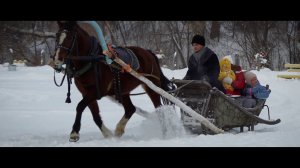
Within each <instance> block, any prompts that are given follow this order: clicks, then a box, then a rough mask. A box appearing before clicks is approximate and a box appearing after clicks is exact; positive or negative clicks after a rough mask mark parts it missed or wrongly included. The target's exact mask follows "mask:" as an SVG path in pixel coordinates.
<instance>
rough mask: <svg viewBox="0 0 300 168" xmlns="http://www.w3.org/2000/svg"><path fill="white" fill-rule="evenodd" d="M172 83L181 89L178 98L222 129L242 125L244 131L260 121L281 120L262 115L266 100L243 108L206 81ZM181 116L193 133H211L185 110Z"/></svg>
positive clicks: (177, 81)
mask: <svg viewBox="0 0 300 168" xmlns="http://www.w3.org/2000/svg"><path fill="white" fill-rule="evenodd" d="M172 82H174V83H175V84H176V85H177V88H178V89H177V91H176V92H174V93H173V95H174V96H175V97H177V98H178V99H180V100H181V101H183V102H184V103H186V105H187V106H189V107H191V108H192V109H194V110H195V111H196V112H197V113H199V114H200V115H202V116H203V117H205V118H207V119H208V120H209V121H210V122H212V123H213V124H214V125H216V126H217V127H219V128H221V129H223V130H229V129H231V128H234V127H240V131H241V132H242V131H243V128H244V127H248V129H249V130H251V131H253V130H254V125H256V124H258V123H262V124H268V125H274V124H278V123H280V119H277V120H270V115H269V119H268V120H265V119H263V118H260V117H259V115H260V113H261V111H262V109H263V108H264V107H268V106H267V105H265V102H266V100H258V102H257V105H256V106H255V107H254V108H244V107H242V105H241V103H240V102H239V101H237V100H235V98H232V97H229V96H227V95H225V94H224V93H222V92H221V91H219V90H218V89H216V88H212V87H211V85H210V84H209V83H207V82H206V81H192V80H178V79H174V80H172ZM268 114H269V108H268ZM181 119H182V121H183V124H184V126H185V128H187V129H189V130H190V131H191V132H193V133H198V134H202V133H204V134H206V133H208V134H211V132H210V130H208V129H207V128H205V127H203V125H201V124H200V122H198V121H197V120H195V119H194V118H193V117H191V116H190V115H189V114H187V113H185V112H184V111H181Z"/></svg>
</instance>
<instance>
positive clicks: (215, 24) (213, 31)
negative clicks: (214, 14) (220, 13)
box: [210, 21, 221, 41]
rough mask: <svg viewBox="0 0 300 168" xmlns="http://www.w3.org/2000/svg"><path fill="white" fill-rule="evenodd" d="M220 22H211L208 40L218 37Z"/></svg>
mask: <svg viewBox="0 0 300 168" xmlns="http://www.w3.org/2000/svg"><path fill="white" fill-rule="evenodd" d="M220 28H221V25H220V22H218V21H212V24H211V29H210V39H214V38H218V41H219V37H220Z"/></svg>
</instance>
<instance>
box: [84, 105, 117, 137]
mask: <svg viewBox="0 0 300 168" xmlns="http://www.w3.org/2000/svg"><path fill="white" fill-rule="evenodd" d="M89 109H90V110H91V112H92V115H93V119H94V121H95V123H96V125H97V126H98V127H99V128H100V130H101V132H102V134H103V136H104V137H105V138H109V137H112V136H113V133H112V132H111V131H110V130H109V129H108V128H107V127H106V126H105V125H104V123H103V122H102V119H101V116H100V110H99V106H98V103H97V101H96V100H95V101H93V102H91V103H90V104H89Z"/></svg>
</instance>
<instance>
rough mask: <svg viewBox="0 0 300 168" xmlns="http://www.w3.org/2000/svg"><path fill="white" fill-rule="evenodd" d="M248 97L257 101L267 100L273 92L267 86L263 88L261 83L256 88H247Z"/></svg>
mask: <svg viewBox="0 0 300 168" xmlns="http://www.w3.org/2000/svg"><path fill="white" fill-rule="evenodd" d="M245 91H246V96H253V97H255V98H257V99H267V98H268V97H269V95H270V92H271V90H267V88H266V87H265V86H262V85H261V84H260V83H259V82H257V83H256V85H255V86H254V87H251V86H250V85H247V86H246V90H245Z"/></svg>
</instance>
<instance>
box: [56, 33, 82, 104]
mask: <svg viewBox="0 0 300 168" xmlns="http://www.w3.org/2000/svg"><path fill="white" fill-rule="evenodd" d="M62 32H65V33H66V34H69V32H70V31H68V30H65V29H64V30H62V31H61V32H58V33H57V35H58V34H61V33H62ZM76 42H77V33H76V31H75V32H74V33H73V34H72V43H71V47H66V46H63V45H61V44H58V41H57V40H56V46H55V51H57V50H58V49H64V50H67V56H66V58H64V60H63V61H64V63H63V64H66V68H65V69H64V68H63V67H62V66H60V67H57V65H54V76H53V78H54V83H55V85H56V86H57V87H61V86H62V84H63V82H64V80H65V77H66V75H67V80H68V93H67V99H66V103H71V99H70V95H71V93H70V89H71V88H70V87H71V86H70V85H71V82H72V79H71V78H72V77H71V75H70V74H69V73H68V71H67V70H68V67H69V66H71V59H70V58H71V54H72V52H73V49H74V47H75V43H76ZM77 44H78V43H77ZM76 54H77V55H78V45H77V53H76ZM53 59H55V58H53ZM62 70H64V72H65V73H64V76H63V78H62V80H61V82H60V84H57V82H56V78H55V72H61V71H62Z"/></svg>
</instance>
